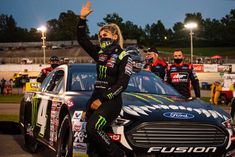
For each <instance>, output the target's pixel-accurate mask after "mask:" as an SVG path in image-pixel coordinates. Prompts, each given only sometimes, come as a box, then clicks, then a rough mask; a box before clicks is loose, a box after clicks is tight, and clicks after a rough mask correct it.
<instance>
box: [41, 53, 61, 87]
mask: <svg viewBox="0 0 235 157" xmlns="http://www.w3.org/2000/svg"><path fill="white" fill-rule="evenodd" d="M59 63H60V60H59V58H58V57H57V56H51V57H50V59H49V64H50V65H51V66H50V67H46V68H43V69H42V70H41V73H40V74H39V77H38V78H37V82H40V83H42V82H43V80H44V79H45V78H46V77H47V75H48V74H49V73H50V72H51V71H52V70H54V69H55V68H56V67H58V66H59Z"/></svg>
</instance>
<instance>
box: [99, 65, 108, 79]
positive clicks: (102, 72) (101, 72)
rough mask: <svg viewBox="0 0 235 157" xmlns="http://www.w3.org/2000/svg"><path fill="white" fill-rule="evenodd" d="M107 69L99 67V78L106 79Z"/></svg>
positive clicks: (102, 66)
mask: <svg viewBox="0 0 235 157" xmlns="http://www.w3.org/2000/svg"><path fill="white" fill-rule="evenodd" d="M106 73H107V67H106V66H104V65H99V77H100V78H106Z"/></svg>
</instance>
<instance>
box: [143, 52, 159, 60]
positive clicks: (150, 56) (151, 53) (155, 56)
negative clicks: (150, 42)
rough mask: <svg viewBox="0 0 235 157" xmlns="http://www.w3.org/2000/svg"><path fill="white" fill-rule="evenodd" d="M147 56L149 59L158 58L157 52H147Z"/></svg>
mask: <svg viewBox="0 0 235 157" xmlns="http://www.w3.org/2000/svg"><path fill="white" fill-rule="evenodd" d="M145 58H146V59H149V58H153V59H156V58H158V54H156V53H155V52H147V53H146V56H145Z"/></svg>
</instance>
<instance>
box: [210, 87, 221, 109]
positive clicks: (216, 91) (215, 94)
mask: <svg viewBox="0 0 235 157" xmlns="http://www.w3.org/2000/svg"><path fill="white" fill-rule="evenodd" d="M221 90H222V86H221V85H220V84H218V85H215V84H213V85H212V86H211V93H210V97H211V102H212V103H213V104H214V105H218V100H219V97H220V92H221Z"/></svg>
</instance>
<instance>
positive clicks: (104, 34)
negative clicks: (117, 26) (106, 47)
mask: <svg viewBox="0 0 235 157" xmlns="http://www.w3.org/2000/svg"><path fill="white" fill-rule="evenodd" d="M99 37H100V38H111V39H113V40H117V39H118V36H117V35H116V34H114V35H113V34H112V32H111V31H109V30H108V29H104V30H102V31H100V34H99Z"/></svg>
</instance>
